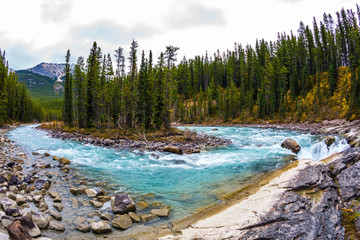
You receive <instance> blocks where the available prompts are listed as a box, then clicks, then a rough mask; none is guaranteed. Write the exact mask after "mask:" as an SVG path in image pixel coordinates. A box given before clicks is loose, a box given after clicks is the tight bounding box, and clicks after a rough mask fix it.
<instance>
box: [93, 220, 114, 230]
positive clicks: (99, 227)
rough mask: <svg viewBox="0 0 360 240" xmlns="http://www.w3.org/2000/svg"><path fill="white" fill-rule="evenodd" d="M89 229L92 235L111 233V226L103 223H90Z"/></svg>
mask: <svg viewBox="0 0 360 240" xmlns="http://www.w3.org/2000/svg"><path fill="white" fill-rule="evenodd" d="M90 228H91V230H92V231H93V232H94V233H107V232H110V231H111V226H110V224H109V223H107V222H105V221H98V222H92V223H90Z"/></svg>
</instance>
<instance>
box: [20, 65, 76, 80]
mask: <svg viewBox="0 0 360 240" xmlns="http://www.w3.org/2000/svg"><path fill="white" fill-rule="evenodd" d="M74 66H75V65H74V64H71V66H70V67H71V71H73V70H74ZM64 68H65V63H45V62H43V63H40V64H38V65H36V66H35V67H32V68H28V69H25V71H28V72H30V73H35V74H38V75H41V76H46V77H49V78H51V79H54V80H56V81H59V82H62V80H61V78H62V77H63V76H64V74H65V73H64Z"/></svg>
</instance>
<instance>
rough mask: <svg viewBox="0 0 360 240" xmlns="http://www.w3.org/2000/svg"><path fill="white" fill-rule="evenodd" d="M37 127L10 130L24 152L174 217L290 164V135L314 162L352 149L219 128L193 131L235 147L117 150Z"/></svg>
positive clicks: (340, 143) (283, 134) (296, 135)
mask: <svg viewBox="0 0 360 240" xmlns="http://www.w3.org/2000/svg"><path fill="white" fill-rule="evenodd" d="M34 127H35V125H32V126H25V127H19V128H17V129H15V130H13V131H10V132H9V135H8V137H9V138H10V139H11V140H13V141H16V142H17V144H18V145H19V146H21V147H22V148H23V150H24V151H25V152H34V151H36V152H40V153H45V152H48V153H50V154H52V155H55V156H59V157H60V156H63V157H66V158H69V159H70V160H71V166H72V167H73V168H75V169H76V170H77V171H78V172H79V174H80V175H82V176H86V177H89V178H92V179H95V180H96V181H98V182H102V181H105V182H107V183H108V184H115V186H116V189H115V192H129V193H130V194H132V195H135V196H138V198H137V199H140V198H141V195H145V196H146V194H147V193H153V194H155V198H153V199H150V200H148V201H150V202H151V201H162V202H163V203H165V204H167V205H170V206H171V207H172V219H175V218H179V217H183V216H186V215H188V214H190V213H192V212H194V211H195V210H196V209H198V208H200V207H202V206H206V205H209V204H213V203H216V202H219V201H220V200H219V196H221V195H222V194H224V193H229V192H231V191H232V190H234V189H235V188H236V186H238V185H239V184H240V183H241V182H242V181H243V180H244V179H245V178H247V177H249V176H253V175H254V174H257V173H260V172H265V171H270V170H273V169H275V168H278V167H279V166H282V165H284V164H285V163H286V161H287V159H289V156H294V154H292V153H291V151H289V150H286V149H283V148H281V146H280V145H281V143H282V141H283V140H284V139H286V138H288V137H291V138H293V139H295V140H296V141H297V142H298V143H299V144H300V145H301V146H302V150H301V151H300V152H299V154H298V157H299V158H313V159H315V160H318V159H321V158H324V157H326V156H329V155H330V154H332V153H334V152H337V151H341V150H343V149H345V148H347V147H348V145H347V144H346V141H345V140H341V139H339V138H336V142H335V144H334V145H333V146H332V147H331V148H330V149H327V148H326V146H325V144H324V143H323V141H321V140H322V139H321V138H320V137H319V136H313V135H310V134H303V133H301V132H291V131H286V130H273V129H259V128H236V127H219V128H218V131H212V128H210V127H191V128H188V129H190V130H192V131H196V132H199V133H206V134H210V135H215V136H218V137H222V138H226V139H230V140H231V141H232V144H231V145H229V146H226V147H219V148H214V149H208V150H206V151H202V152H201V153H199V154H192V155H181V156H179V155H175V154H170V153H163V152H141V151H139V150H115V149H111V148H104V147H98V146H93V145H90V144H81V143H78V142H74V141H69V140H60V139H55V138H52V137H50V136H48V135H47V133H46V132H44V131H40V130H37V129H35V128H34Z"/></svg>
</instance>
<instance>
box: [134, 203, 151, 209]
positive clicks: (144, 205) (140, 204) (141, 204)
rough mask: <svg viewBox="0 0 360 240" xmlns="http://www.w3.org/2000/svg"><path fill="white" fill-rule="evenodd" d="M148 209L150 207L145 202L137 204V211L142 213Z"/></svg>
mask: <svg viewBox="0 0 360 240" xmlns="http://www.w3.org/2000/svg"><path fill="white" fill-rule="evenodd" d="M148 207H150V205H149V204H148V203H147V202H145V201H139V202H137V203H136V209H137V210H138V211H142V210H144V209H146V208H148Z"/></svg>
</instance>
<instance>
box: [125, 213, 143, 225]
mask: <svg viewBox="0 0 360 240" xmlns="http://www.w3.org/2000/svg"><path fill="white" fill-rule="evenodd" d="M128 214H129V216H130V217H131V220H132V221H133V222H134V223H139V222H140V221H141V218H140V217H139V216H138V215H137V214H136V213H134V212H129V213H128Z"/></svg>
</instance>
